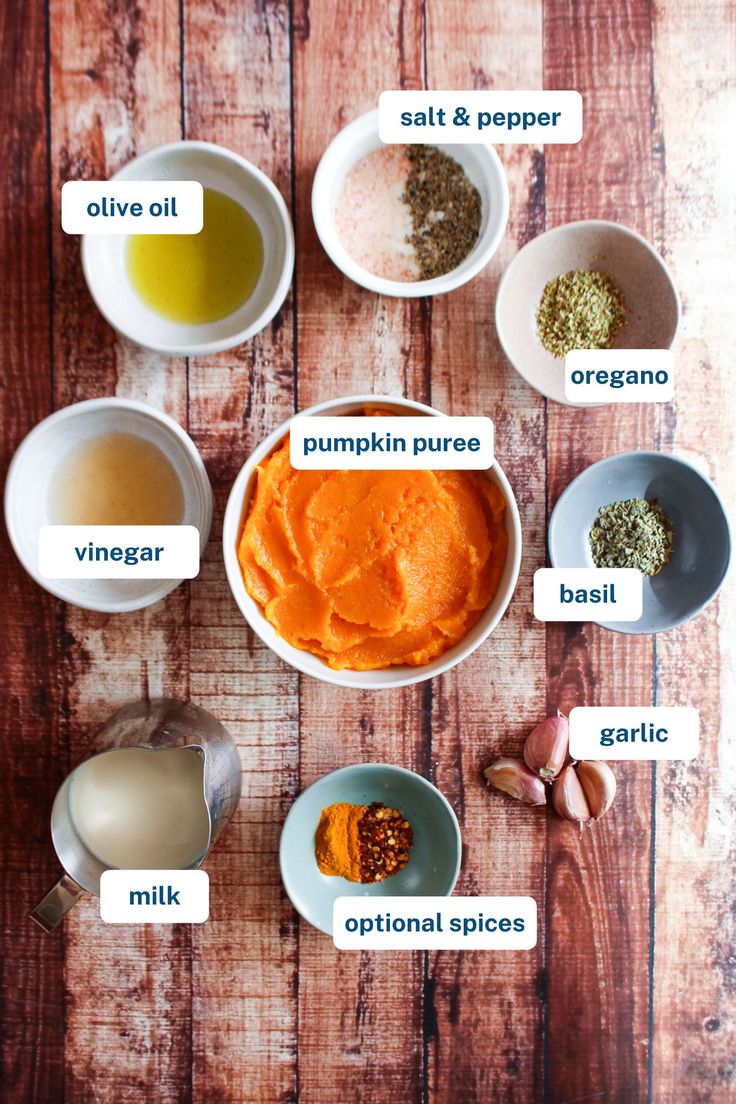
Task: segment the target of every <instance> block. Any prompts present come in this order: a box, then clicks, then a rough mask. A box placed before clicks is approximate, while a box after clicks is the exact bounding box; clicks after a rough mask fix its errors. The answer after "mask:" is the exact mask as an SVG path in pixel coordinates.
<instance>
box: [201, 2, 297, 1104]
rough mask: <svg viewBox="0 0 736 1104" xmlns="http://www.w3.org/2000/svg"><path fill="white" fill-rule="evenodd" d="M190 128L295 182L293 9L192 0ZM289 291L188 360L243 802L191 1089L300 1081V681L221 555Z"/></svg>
mask: <svg viewBox="0 0 736 1104" xmlns="http://www.w3.org/2000/svg"><path fill="white" fill-rule="evenodd" d="M183 10H184V11H185V23H184V27H183V61H184V73H183V77H184V89H185V105H186V112H185V119H184V133H185V136H186V137H187V138H193V139H200V140H204V141H209V142H217V143H219V144H221V145H224V146H227V147H228V148H230V149H233V150H235V151H236V152H238V153H240V154H242V156H244V157H245V158H247V159H248V160H249V161H252V162H253V163H254V164H256V165H257V166H258V167H259V168H260V169H262V170H263V171H264V172H265V173H267V174H268V175H269V176H270V177H271V179H272V180H274V182H275V183H276V185H277V187H279V189H280V191H281V193H282V194H283V195H284V196H285V198H286V199H287V201H289V200H290V196H291V182H292V156H291V117H290V110H289V105H290V62H289V49H290V47H289V10H288V5H287V4H285V3H275V4H253V3H250V2H237V3H230V4H227V5H223V6H221V7H220V8H219V9H218V12H217V16H216V18H214V19H213V13H212V11H211V9H210V8H209V7H208V6H205V5H200V4H196V5H186V7H185V8H184V9H183ZM293 392H294V372H293V317H292V309H291V305H290V304H287V306H286V307H285V308H284V309H283V310H282V311H281V313H280V314H279V315H278V317H277V319H276V320H275V322H274V323H273V324H272V325H271V326H269V327H268V328H267V329H266V330H264V331H263V333H261V334H259V335H258V337H256V338H255V339H254V340H253V341H251V342H248V343H247V344H246V345H244V346H242V347H241V348H239V349H234V350H232V352H229V353H224V354H221V355H219V356H216V357H199V358H196V359H194V360H192V361H191V362H190V365H189V426H190V429H191V432H192V434H193V436H194V439H195V442H196V444H197V446H198V447H199V449H200V451H201V453H202V456H203V458H204V460H205V463H206V465H207V469H208V472H209V475H210V479H211V481H212V485H213V489H214V492H215V501H216V509H215V517H214V521H213V539H212V540H211V541H210V545H209V548H208V550H207V554H206V556H205V559H204V562H203V566H202V571H201V573H200V575H199V576H198V578H197V579H196V580H194V581H193V582H192V584H191V613H190V622H189V651H190V670H191V693H192V698H193V699H194V700H195V701H196V702H198V704H200V705H203V706H204V707H205V708H206V709H209V710H211V711H212V712H213V713H214V714H215V715H216V716H217V717H218V718H219V719H220V720H221V721H222V723H223V724H224V725H225V726H226V728H227V729H228V731H229V732H230V733H231V735H232V736H233V737H234V739H235V740H236V741H237V743H238V746H239V748H240V752H241V757H242V761H243V796H242V799H241V803H240V807H239V810H238V813H237V815H236V817H235V819H234V821H233V823H232V824H231V825H230V827H229V829H228V831H227V833H226V834H225V835H224V836H223V838H222V840H221V841H220V843H219V844H218V846H217V847H216V849H215V851H214V852H213V854H212V856H211V859H209V860H208V864H207V866H208V871H209V873H210V877H211V878H212V884H213V888H214V894H213V898H212V915H211V917H210V920H209V921H208V922H207V924H205V925H203V926H201V927H198V928H197V929H196V930H195V931H194V932H193V939H192V942H193V955H194V961H193V994H194V996H193V1002H194V1007H193V1042H192V1047H193V1071H192V1092H193V1097H194V1099H195V1100H205V1099H206V1100H212V1101H217V1102H223V1104H224V1102H225V1101H265V1100H279V1101H286V1100H293V1099H296V1094H297V1068H296V1015H297V1010H296V1002H295V999H294V994H295V991H296V986H297V977H296V969H297V938H296V918H295V915H294V912H293V910H292V908H291V906H290V905H289V903H288V902H287V901H286V899H285V896H284V893H283V890H282V887H281V879H280V876H279V868H278V843H279V832H280V828H281V824H282V822H283V819H284V817H285V816H286V813H287V811H288V807H289V805H290V804H291V802H292V800H293V799H294V797H295V796H296V793H297V792H298V785H299V779H298V770H299V750H298V713H299V705H298V688H299V680H298V676H297V674H296V672H295V671H292V670H291V669H289V668H288V667H286V666H285V664H283V663H281V662H280V660H278V659H277V658H276V656H275V655H274V654H273V653H272V652H271V651H270V650H269V649H268V648H266V647H265V646H264V645H263V644H261V643H260V641H258V640H257V639H256V638H255V637H254V634H253V633H252V632H250V630H249V629H248V628H247V626H246V624H245V622H244V620H243V617H242V615H241V614H240V611H239V610H238V609H237V607H236V606H235V603H234V602H233V599H232V595H231V594H230V589H229V587H228V584H227V581H226V579H225V576H224V572H223V569H222V551H221V546H220V541H219V534H220V532H221V526H222V514H223V511H224V508H225V503H226V501H227V495H228V493H229V490H230V487H231V486H232V483H233V480H234V479H235V476H236V475H237V472H238V470H239V468H240V466H241V464H243V463H244V461H245V460H246V458H247V456H248V455H249V453H250V452H251V451H252V449H254V448H255V447H256V445H257V444H258V443H259V442H260V441H261V440H262V438H263V437H264V436H265V435H266V434H267V433H269V432H270V431H271V430H272V429H274V428H275V427H276V426H277V425H279V424H280V423H281V422H283V421H284V420H285V419H286V418H288V417H289V416H290V415H291V414H292V413H293V403H294V393H293Z"/></svg>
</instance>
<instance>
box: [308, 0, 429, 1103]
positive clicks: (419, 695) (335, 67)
mask: <svg viewBox="0 0 736 1104" xmlns="http://www.w3.org/2000/svg"><path fill="white" fill-rule="evenodd" d="M397 29H398V31H399V33H398V35H397ZM421 82H422V11H421V6H420V4H418V3H411V2H409V3H397V2H395V0H393V2H391V3H389V4H386V5H383V6H375V5H361V6H360V8H357V9H356V8H348V7H344V8H342V9H338V8H336V7H332V6H330V5H313V4H312V5H309V6H306V5H298V6H297V10H296V11H295V41H294V133H295V149H296V164H297V199H296V216H297V284H296V286H297V319H298V347H297V365H298V380H299V383H298V400H299V407H300V409H303V408H305V407H306V406H309V405H311V404H312V403H314V402H317V401H320V400H322V399H327V398H333V397H334V398H337V397H339V396H346V395H354V394H371V393H373V394H405V395H408V396H410V397H412V398H414V399H418V400H420V401H422V400H425V401H426V400H427V399H428V398H429V386H428V376H427V369H428V361H427V351H428V350H427V329H426V327H427V318H428V315H427V309H428V308H427V306H426V305H425V304H422V303H417V302H409V301H406V300H398V299H396V300H394V299H382V298H378V297H376V296H375V295H373V294H371V293H370V292H367V291H364V290H363V289H362V288H359V287H357V286H356V285H353V284H351V283H349V282H348V281H347V280H345V279H344V277H343V276H342V275H341V274H340V273H339V272H338V271H337V270H336V269H335V268H334V267H333V265H332V264H331V262H330V261H329V260H328V259H327V257H326V255H325V254H324V252H323V250H322V249H321V247H320V246H319V244H318V242H317V241H316V238H315V234H314V228H313V226H312V222H311V218H310V217H309V214H308V212H309V209H310V190H311V182H312V176H313V174H314V170H315V168H316V165H317V161H318V160H319V158H320V156H321V154H322V152H323V150H324V148H325V146H326V145H327V143H328V142H329V141H330V140H331V139H332V138H333V137H334V135H335V134H336V133H337V131H338V130H339V129H340V128H341V127H342V126H344V125H345V124H346V123H348V122H350V120H351V119H353V118H355V117H357V116H358V115H360V114H361V113H362V112H363V111H367V110H369V109H371V108H372V107H374V106H375V104H376V101H377V98H378V94H379V92H380V91H381V90H382V89H383V88H387V87H402V86H410V87H416V86H421ZM316 104H319V105H320V108H319V110H315V105H316ZM426 700H427V699H426V688H425V687H414V688H410V689H407V690H404V691H396V690H390V691H383V692H381V693H378V694H376V693H373V694H370V693H358V692H355V691H353V692H346V691H342V692H341V691H339V690H337V689H335V688H334V687H332V686H328V685H327V684H324V683H319V682H317V681H315V680H313V679H306V678H304V679H302V682H301V693H300V755H301V759H300V762H301V781H302V785H308V784H309V783H310V782H313V781H314V780H315V779H316V778H317V777H318V776H320V775H322V774H324V773H326V772H327V771H329V770H331V769H333V768H335V767H339V766H345V765H347V764H349V763H354V762H361V761H376V762H391V763H399V764H401V765H403V766H406V767H413V768H414V769H417V770H423V769H425V768H426V765H427V755H428V751H429V725H430V719H429V715H428V712H427V710H426V706H425V702H426ZM337 733H339V737H337V738H336V734H337ZM325 978H335V979H336V984H335V985H334V987H333V986H331V998H330V1000H329V1001H325V983H324V979H325ZM397 992H401V993H403V994H404V996H403V999H402V1001H401V1011H400V1012H398V1014H396V1013H397V1011H398V1010H397V1009H396V994H397ZM425 994H426V985H425V975H424V956H423V955H422V954H421V953H414V954H411V955H399V954H395V953H393V954H377V953H359V954H351V955H346V954H340V953H339V952H337V951H336V950H335V948H334V946H333V945H332V943H331V942H330V941H329V940H326V939H324V938H322V937H320V936H319V934H318V933H316V932H314V931H313V930H311V929H309V928H308V927H307V925H305V924H302V928H301V933H300V944H299V1071H300V1073H299V1081H300V1094H301V1095H300V1099H301V1100H303V1101H304V1102H305V1104H341V1102H344V1101H348V1100H355V1101H358V1100H360V1101H366V1102H368V1101H370V1102H371V1104H384V1102H385V1104H390V1102H393V1101H395V1100H397V1099H404V1100H412V1101H418V1100H420V1099H421V1094H422V1091H423V1079H424V1068H423V1066H424V1048H423V1037H422V1024H423V1015H426V1009H424V1006H423V1001H424V999H425ZM389 1010H390V1015H389V1020H388V1022H389V1023H390V1031H389V1032H386V1031H384V1030H383V1024H384V1023H386V1022H387V1020H386V1017H387V1013H388V1012H389Z"/></svg>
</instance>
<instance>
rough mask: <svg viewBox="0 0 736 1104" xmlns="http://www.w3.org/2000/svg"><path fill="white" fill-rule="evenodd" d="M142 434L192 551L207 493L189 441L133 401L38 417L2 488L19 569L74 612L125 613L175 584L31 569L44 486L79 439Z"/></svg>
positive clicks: (45, 507) (203, 521)
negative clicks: (177, 503)
mask: <svg viewBox="0 0 736 1104" xmlns="http://www.w3.org/2000/svg"><path fill="white" fill-rule="evenodd" d="M113 432H115V433H130V434H133V435H134V436H138V437H143V438H145V439H146V440H147V441H150V442H151V443H152V444H154V445H156V446H157V448H159V449H160V450H161V452H163V454H164V456H165V457H166V458H167V460H168V461H169V463H170V464H171V465H172V467H173V469H174V471H175V472H176V474H177V475H178V477H179V481H180V483H181V488H182V491H183V494H184V516H183V518H182V524H183V525H194V526H196V527H197V529H199V535H200V540H199V548H200V554H201V553H202V552H203V551H204V548H205V545H206V544H207V538H208V537H209V532H210V525H211V523H212V488H211V487H210V482H209V479H208V478H207V472H206V470H205V466H204V464H203V463H202V458H201V456H200V455H199V453H198V452H197V448H196V446H195V444H194V442H193V441H192V439H191V438H190V437H189V436H187V434H186V433H185V432H184V430H183V429H182V428H181V426H180V425H178V424H177V423H176V422H175V421H174V420H173V418H169V417H168V415H166V414H163V413H162V412H161V411H160V410H155V409H154V408H153V407H151V406H147V405H146V404H145V403H142V402H136V401H134V400H133V399H117V398H106V399H89V400H88V401H86V402H80V403H75V404H74V405H73V406H66V407H64V408H63V409H62V410H57V411H56V413H54V414H51V415H49V417H48V418H44V420H43V421H42V422H39V423H38V425H37V426H35V427H34V428H33V429H32V430H31V432H30V433H29V434H28V436H27V437H25V438H24V440H23V441H22V442H21V444H20V445H19V447H18V449H17V451H16V453H15V455H14V457H13V459H12V461H11V464H10V468H9V469H8V477H7V480H6V483H5V524H6V526H7V529H8V534H9V536H10V541H11V544H12V545H13V548H14V550H15V554H16V556H17V557H18V559H19V560H20V562H21V564H22V565H23V567H24V568H25V570H26V571H27V572H28V574H29V575H30V576H31V578H32V579H34V580H35V582H37V583H38V584H39V586H42V587H43V588H44V589H45V590H47V591H49V593H50V594H53V595H55V596H56V597H57V598H61V599H62V600H63V601H65V602H69V603H70V604H71V605H73V606H80V607H81V608H82V609H89V610H96V611H98V612H99V613H128V612H129V611H131V610H137V609H142V608H143V607H144V606H150V605H152V604H153V603H154V602H158V600H159V599H160V598H163V597H164V596H165V595H167V594H169V592H170V591H172V590H174V588H175V587H177V586H178V585H179V583H180V582H181V579H45V578H44V577H43V576H42V575H41V574H40V572H39V569H38V533H39V530H40V529H41V527H42V526H44V525H50V524H52V518H51V516H50V512H49V501H48V500H49V493H50V488H51V482H52V480H53V477H54V475H55V474H56V472H57V470H58V468H59V465H60V464H62V463H63V461H64V460H65V458H66V457H67V456H68V455H69V453H70V452H71V451H72V450H73V449H74V448H75V447H76V446H77V445H78V444H79V443H80V442H81V441H85V440H89V439H90V438H92V437H98V436H101V435H102V434H104V433H113Z"/></svg>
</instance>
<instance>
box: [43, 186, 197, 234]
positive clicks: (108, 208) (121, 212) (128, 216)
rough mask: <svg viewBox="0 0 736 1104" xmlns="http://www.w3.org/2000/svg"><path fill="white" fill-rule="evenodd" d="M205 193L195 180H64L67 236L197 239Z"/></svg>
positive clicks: (63, 210) (63, 221) (63, 218)
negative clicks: (177, 236)
mask: <svg viewBox="0 0 736 1104" xmlns="http://www.w3.org/2000/svg"><path fill="white" fill-rule="evenodd" d="M203 225H204V189H203V187H202V185H201V184H200V183H199V181H198V180H67V182H66V184H64V185H63V187H62V189H61V228H62V230H63V231H64V232H65V233H66V234H198V233H199V232H200V230H201V229H202V227H203Z"/></svg>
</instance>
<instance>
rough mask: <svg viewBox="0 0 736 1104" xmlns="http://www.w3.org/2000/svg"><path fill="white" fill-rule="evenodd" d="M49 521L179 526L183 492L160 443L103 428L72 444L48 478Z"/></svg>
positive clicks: (182, 506)
mask: <svg viewBox="0 0 736 1104" xmlns="http://www.w3.org/2000/svg"><path fill="white" fill-rule="evenodd" d="M49 514H50V517H51V521H52V523H53V524H54V525H180V524H181V521H182V518H183V516H184V493H183V491H182V487H181V483H180V482H179V477H178V476H177V474H176V472H175V471H174V468H173V467H172V465H171V463H170V462H169V460H167V458H166V457H165V456H164V454H163V452H162V451H161V449H160V448H158V447H157V446H156V445H154V444H153V443H152V442H151V441H147V440H146V439H145V438H144V437H137V436H136V435H135V434H133V433H103V434H101V435H100V436H99V437H91V438H89V439H88V440H86V441H82V442H81V443H80V444H78V445H77V446H76V448H74V449H72V451H71V452H70V453H69V455H68V456H67V457H66V459H65V461H64V462H63V463H62V464H61V465H60V467H59V470H58V472H57V473H56V475H55V477H54V478H53V479H52V481H51V487H50V502H49Z"/></svg>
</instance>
